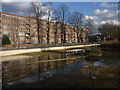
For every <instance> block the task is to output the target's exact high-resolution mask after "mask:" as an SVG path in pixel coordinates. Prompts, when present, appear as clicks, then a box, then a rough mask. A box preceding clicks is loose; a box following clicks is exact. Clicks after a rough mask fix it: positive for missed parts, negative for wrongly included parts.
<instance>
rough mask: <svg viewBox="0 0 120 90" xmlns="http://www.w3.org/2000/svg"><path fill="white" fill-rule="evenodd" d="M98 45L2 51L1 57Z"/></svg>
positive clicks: (0, 52)
mask: <svg viewBox="0 0 120 90" xmlns="http://www.w3.org/2000/svg"><path fill="white" fill-rule="evenodd" d="M98 45H99V44H89V45H76V46H61V47H49V48H35V49H19V50H8V51H0V56H9V55H17V54H23V53H32V52H40V51H46V50H59V49H69V48H79V47H85V46H98Z"/></svg>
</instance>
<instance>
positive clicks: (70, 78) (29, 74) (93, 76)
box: [2, 47, 120, 89]
mask: <svg viewBox="0 0 120 90" xmlns="http://www.w3.org/2000/svg"><path fill="white" fill-rule="evenodd" d="M2 59H3V62H2V88H3V89H6V88H119V87H120V86H119V84H118V83H119V78H120V76H119V71H120V69H119V66H120V52H119V50H118V49H103V48H98V47H87V48H73V49H67V50H55V51H44V52H39V53H38V52H36V53H27V54H23V55H22V54H21V55H17V56H7V57H2Z"/></svg>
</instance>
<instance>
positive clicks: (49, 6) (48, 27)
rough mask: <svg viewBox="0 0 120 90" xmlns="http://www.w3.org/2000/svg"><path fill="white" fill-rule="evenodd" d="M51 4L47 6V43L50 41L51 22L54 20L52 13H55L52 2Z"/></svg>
mask: <svg viewBox="0 0 120 90" xmlns="http://www.w3.org/2000/svg"><path fill="white" fill-rule="evenodd" d="M48 4H49V5H48V6H47V13H46V14H47V15H46V16H47V43H49V41H50V27H51V26H50V24H51V21H52V15H53V8H52V3H51V2H49V3H48Z"/></svg>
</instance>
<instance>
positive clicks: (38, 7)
mask: <svg viewBox="0 0 120 90" xmlns="http://www.w3.org/2000/svg"><path fill="white" fill-rule="evenodd" d="M32 6H33V8H34V13H35V17H36V22H37V33H38V43H41V42H42V40H41V38H42V37H41V34H42V33H41V32H42V28H41V24H42V20H41V19H42V17H43V16H44V15H45V13H44V11H43V9H42V4H41V3H40V2H32Z"/></svg>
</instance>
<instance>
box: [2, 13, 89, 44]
mask: <svg viewBox="0 0 120 90" xmlns="http://www.w3.org/2000/svg"><path fill="white" fill-rule="evenodd" d="M41 21H42V22H41V26H40V28H41V29H40V39H41V43H48V42H47V39H48V34H49V43H62V41H61V40H62V38H63V37H62V35H61V33H62V32H61V27H62V25H63V24H62V23H60V22H50V25H49V33H48V32H47V30H48V24H47V21H46V20H41ZM65 26H66V30H65V31H66V37H65V38H66V43H77V42H78V41H77V35H76V30H77V28H76V27H75V26H73V25H65ZM79 31H80V35H79V38H80V42H88V30H87V29H83V28H79ZM3 35H8V37H9V39H10V41H11V44H35V43H38V32H37V23H36V19H35V18H34V17H26V16H19V15H13V14H8V13H3V12H0V39H1V40H0V41H2V37H3Z"/></svg>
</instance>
